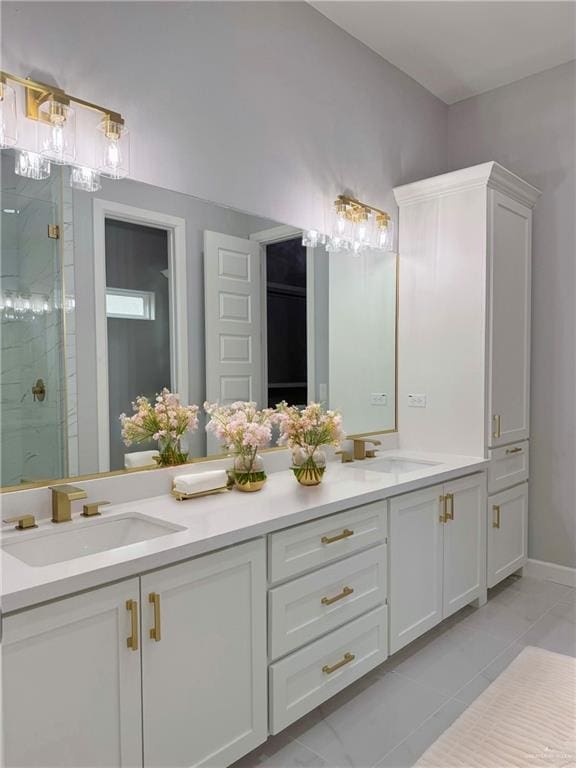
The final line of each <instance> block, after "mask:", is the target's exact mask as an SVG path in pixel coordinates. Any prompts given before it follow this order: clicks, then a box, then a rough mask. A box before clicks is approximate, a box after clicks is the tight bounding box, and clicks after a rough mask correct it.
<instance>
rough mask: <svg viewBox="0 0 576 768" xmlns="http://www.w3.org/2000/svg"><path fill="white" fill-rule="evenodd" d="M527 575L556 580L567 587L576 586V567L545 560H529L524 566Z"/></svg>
mask: <svg viewBox="0 0 576 768" xmlns="http://www.w3.org/2000/svg"><path fill="white" fill-rule="evenodd" d="M524 573H525V574H526V576H532V578H534V579H543V580H545V581H555V582H556V583H557V584H564V585H565V586H567V587H576V568H569V567H568V566H566V565H557V564H556V563H547V562H545V561H544V560H530V559H529V560H528V562H527V563H526V565H525V566H524Z"/></svg>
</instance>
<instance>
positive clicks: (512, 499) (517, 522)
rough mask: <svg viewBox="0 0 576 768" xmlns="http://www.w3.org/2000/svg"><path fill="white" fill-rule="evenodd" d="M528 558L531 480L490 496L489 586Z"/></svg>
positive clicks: (514, 569) (519, 566) (516, 568)
mask: <svg viewBox="0 0 576 768" xmlns="http://www.w3.org/2000/svg"><path fill="white" fill-rule="evenodd" d="M527 557H528V483H521V484H520V485H517V486H515V487H514V488H509V489H508V490H507V491H502V492H501V493H497V494H495V495H494V496H489V497H488V586H489V587H493V586H494V585H495V584H498V582H499V581H502V579H505V578H506V576H510V574H511V573H514V571H517V570H518V568H522V566H523V565H525V564H526V559H527Z"/></svg>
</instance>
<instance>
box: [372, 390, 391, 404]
mask: <svg viewBox="0 0 576 768" xmlns="http://www.w3.org/2000/svg"><path fill="white" fill-rule="evenodd" d="M370 405H388V395H387V394H386V393H385V392H372V394H371V395H370Z"/></svg>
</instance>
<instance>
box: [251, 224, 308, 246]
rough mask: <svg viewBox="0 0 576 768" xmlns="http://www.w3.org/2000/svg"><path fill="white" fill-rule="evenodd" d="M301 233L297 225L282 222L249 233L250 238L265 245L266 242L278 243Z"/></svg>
mask: <svg viewBox="0 0 576 768" xmlns="http://www.w3.org/2000/svg"><path fill="white" fill-rule="evenodd" d="M301 234H302V230H301V229H298V227H291V226H289V225H288V224H283V225H281V226H278V227H272V228H271V229H262V230H261V231H260V232H253V233H252V234H251V235H250V240H256V242H257V243H260V244H261V245H267V244H268V243H279V242H282V240H291V239H292V238H293V237H298V235H301Z"/></svg>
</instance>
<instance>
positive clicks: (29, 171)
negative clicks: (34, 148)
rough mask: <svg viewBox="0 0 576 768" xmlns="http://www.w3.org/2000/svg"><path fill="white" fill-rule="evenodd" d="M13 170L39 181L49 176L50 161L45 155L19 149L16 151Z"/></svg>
mask: <svg viewBox="0 0 576 768" xmlns="http://www.w3.org/2000/svg"><path fill="white" fill-rule="evenodd" d="M14 172H15V173H17V174H18V176H24V177H25V178H27V179H34V180H35V181H41V180H42V179H47V178H48V176H50V161H49V160H48V158H47V157H43V156H42V155H39V154H37V153H36V152H28V151H27V150H20V151H18V152H16V160H15V163H14Z"/></svg>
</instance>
